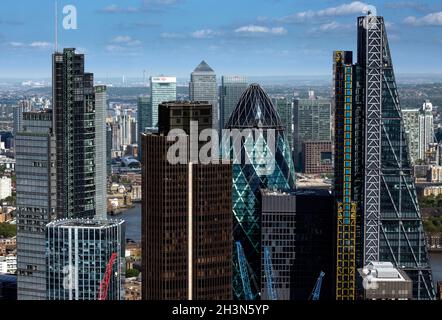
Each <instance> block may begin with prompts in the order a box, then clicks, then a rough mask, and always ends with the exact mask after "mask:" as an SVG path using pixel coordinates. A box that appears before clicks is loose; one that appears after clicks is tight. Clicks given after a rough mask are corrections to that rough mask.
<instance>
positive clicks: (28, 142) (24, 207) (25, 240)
mask: <svg viewBox="0 0 442 320" xmlns="http://www.w3.org/2000/svg"><path fill="white" fill-rule="evenodd" d="M15 142H16V144H15V145H16V149H15V150H16V154H15V158H16V167H15V169H16V179H17V180H16V190H17V209H16V212H17V276H18V288H17V290H18V299H19V300H45V299H46V259H45V252H46V247H45V226H46V224H47V223H49V222H50V221H51V220H52V219H53V218H54V217H55V208H56V191H57V189H56V182H57V181H56V176H55V153H56V149H55V135H54V134H53V131H52V111H51V110H48V111H44V112H25V113H23V126H22V131H19V132H17V134H16V137H15Z"/></svg>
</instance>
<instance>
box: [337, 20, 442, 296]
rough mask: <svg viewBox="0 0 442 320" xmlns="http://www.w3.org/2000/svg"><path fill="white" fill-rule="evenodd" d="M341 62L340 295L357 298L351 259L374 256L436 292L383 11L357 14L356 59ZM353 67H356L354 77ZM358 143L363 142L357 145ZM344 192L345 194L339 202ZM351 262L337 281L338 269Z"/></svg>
mask: <svg viewBox="0 0 442 320" xmlns="http://www.w3.org/2000/svg"><path fill="white" fill-rule="evenodd" d="M336 60H338V59H337V57H336V53H335V61H336ZM340 68H341V71H339V70H336V71H335V72H336V73H337V74H339V72H344V75H343V76H342V77H340V78H339V79H340V80H339V81H340V84H338V87H341V88H342V91H341V92H338V91H337V89H335V91H336V95H335V99H336V119H337V120H336V136H337V137H336V139H337V140H336V155H335V161H336V176H335V180H336V185H335V195H336V197H337V218H338V228H339V226H340V224H339V223H340V221H341V217H342V221H343V222H344V225H342V228H344V229H343V232H342V233H340V231H339V230H340V229H338V239H337V240H338V257H337V280H338V283H337V295H338V298H339V295H340V293H339V291H340V290H342V292H341V298H342V299H354V297H355V295H354V281H353V280H351V281H347V280H349V278H348V276H349V275H350V276H351V277H353V273H354V272H355V270H354V267H353V266H354V264H355V265H356V267H357V268H361V267H363V266H364V265H366V264H368V263H369V262H373V261H386V262H391V263H393V265H394V266H395V267H397V268H400V269H401V270H404V271H405V272H406V273H407V275H408V276H409V277H410V278H411V279H412V281H413V298H414V299H434V297H435V291H434V286H433V282H432V273H431V269H430V265H429V261H428V259H429V258H428V252H427V247H426V240H425V233H424V230H423V225H422V218H421V214H420V210H419V204H418V200H417V194H416V188H415V185H414V180H413V177H412V166H411V157H410V155H409V150H408V146H407V142H406V137H405V129H404V121H403V119H402V112H401V106H400V100H399V96H398V92H397V85H396V80H395V75H394V69H393V63H392V59H391V54H390V48H389V45H388V40H387V34H386V30H385V23H384V19H383V18H382V17H375V16H366V17H359V18H358V62H357V64H356V65H352V63H351V62H350V61H347V62H345V64H344V65H341V67H340ZM348 73H352V74H353V76H352V79H350V80H349V81H347V77H348ZM347 86H350V87H347ZM339 108H344V109H343V110H340V109H339ZM348 108H350V109H349V110H347V109H348ZM359 110H360V111H359ZM347 129H348V130H347ZM338 136H339V137H340V139H341V140H339V138H338ZM358 137H363V139H360V138H358ZM347 140H349V142H350V145H347V143H348V142H347ZM360 142H362V143H360ZM358 146H362V147H363V149H362V150H360V151H359V148H357V147H358ZM348 148H350V149H348ZM355 148H357V149H355ZM352 149H353V150H352ZM348 151H351V152H350V153H349V152H348ZM361 167H362V168H364V170H360V168H361ZM339 199H343V200H342V202H341V204H340V202H339V201H340V200H339ZM341 205H342V206H341ZM347 206H348V210H347ZM346 219H349V220H346ZM347 221H348V222H349V224H346V223H345V222H347ZM345 228H349V229H348V230H347V231H345V230H346V229H345ZM359 230H361V231H359ZM353 234H354V236H353ZM339 235H342V236H343V237H344V238H343V239H340V238H339V237H340V236H339ZM353 240H354V241H353ZM340 241H342V242H340ZM340 243H341V248H342V250H343V251H342V252H341V253H342V257H341V258H342V260H340V256H339V255H340V251H339V250H340V249H339V246H340ZM354 250H356V252H355V253H353V252H354ZM346 266H348V269H347V270H344V271H345V273H344V274H343V278H342V282H341V287H339V283H340V281H339V277H340V274H339V269H340V267H345V268H347V267H346ZM351 279H353V278H351Z"/></svg>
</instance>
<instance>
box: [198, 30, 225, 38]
mask: <svg viewBox="0 0 442 320" xmlns="http://www.w3.org/2000/svg"><path fill="white" fill-rule="evenodd" d="M219 34H220V33H219V32H217V31H214V30H212V29H202V30H197V31H195V32H192V37H193V38H197V39H207V38H213V37H215V36H217V35H219Z"/></svg>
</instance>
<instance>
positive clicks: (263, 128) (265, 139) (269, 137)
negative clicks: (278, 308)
mask: <svg viewBox="0 0 442 320" xmlns="http://www.w3.org/2000/svg"><path fill="white" fill-rule="evenodd" d="M226 129H230V139H226V135H225V134H224V135H223V150H228V155H229V156H230V157H231V159H232V160H233V161H232V162H233V190H232V192H233V194H232V201H233V206H232V208H233V214H234V229H233V237H234V240H235V242H240V243H241V245H242V247H243V251H244V258H245V260H246V263H247V264H248V266H249V268H248V269H249V272H250V274H249V279H250V283H251V284H252V285H251V291H252V295H253V298H254V299H259V294H258V292H259V291H260V287H261V285H260V279H261V209H260V189H264V188H267V189H270V190H280V191H293V190H294V188H295V170H294V166H293V161H292V157H291V155H290V148H289V144H288V141H286V138H285V136H284V126H283V124H282V122H281V119H280V118H279V115H278V113H277V111H276V110H275V108H274V106H273V104H272V102H271V100H270V98H269V97H268V96H267V94H266V93H265V92H264V90H263V89H262V88H261V87H260V86H259V85H257V84H252V85H250V86H249V88H248V89H247V90H246V91H245V92H244V93H243V94H242V96H241V98H240V100H239V102H238V104H237V105H236V108H235V110H234V111H233V113H232V115H231V116H230V119H229V121H228V122H227V125H226ZM227 140H230V144H229V145H230V147H225V143H226V141H227ZM234 248H235V251H234V257H233V265H234V269H233V291H234V298H236V299H245V298H246V296H245V289H244V286H243V282H242V278H241V273H240V264H239V261H238V252H236V247H234ZM253 284H254V285H253ZM249 299H250V297H249Z"/></svg>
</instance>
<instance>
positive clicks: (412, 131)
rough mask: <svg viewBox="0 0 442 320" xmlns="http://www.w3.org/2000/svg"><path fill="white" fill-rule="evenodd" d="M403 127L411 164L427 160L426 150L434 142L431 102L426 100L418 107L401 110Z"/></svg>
mask: <svg viewBox="0 0 442 320" xmlns="http://www.w3.org/2000/svg"><path fill="white" fill-rule="evenodd" d="M402 117H403V120H404V129H405V134H406V138H407V142H408V147H409V150H410V157H411V161H412V163H413V164H416V161H425V162H426V163H427V162H428V160H429V158H430V157H429V154H428V151H429V150H430V148H431V145H432V144H434V143H435V142H436V137H435V135H434V122H433V104H432V103H431V102H430V101H429V100H426V101H425V102H424V104H423V105H422V108H420V109H405V110H402Z"/></svg>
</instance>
